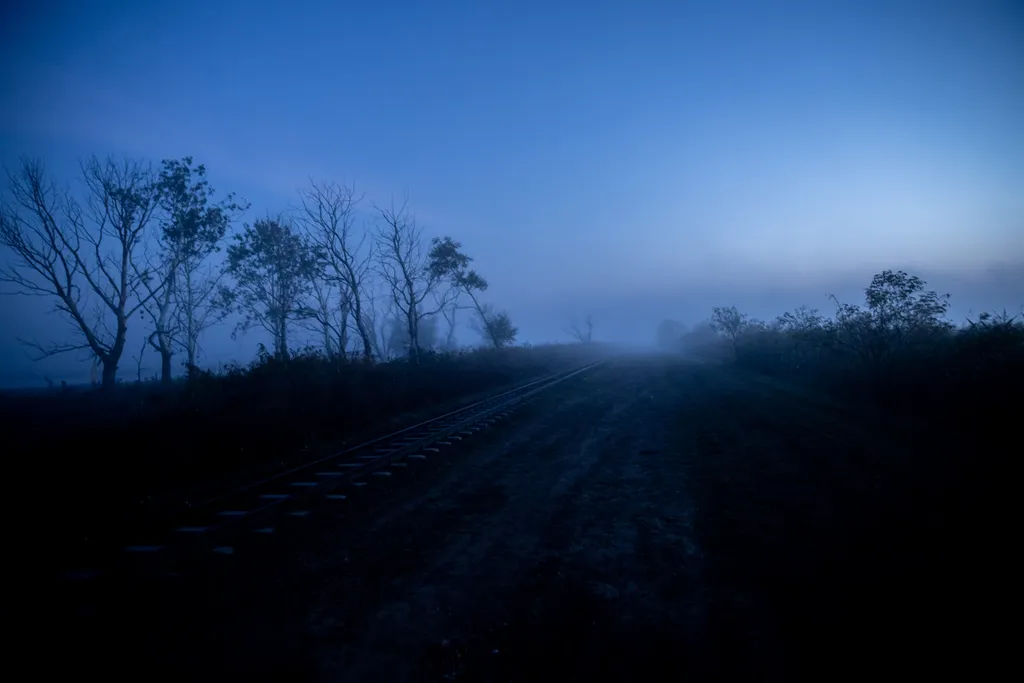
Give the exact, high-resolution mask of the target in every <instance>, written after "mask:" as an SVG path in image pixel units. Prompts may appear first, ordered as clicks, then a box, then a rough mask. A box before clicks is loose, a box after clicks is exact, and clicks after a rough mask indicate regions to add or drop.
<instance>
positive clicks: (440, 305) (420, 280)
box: [377, 203, 448, 363]
mask: <svg viewBox="0 0 1024 683" xmlns="http://www.w3.org/2000/svg"><path fill="white" fill-rule="evenodd" d="M377 210H378V211H379V212H380V219H381V222H380V224H379V226H378V230H377V268H378V272H379V273H380V276H381V278H382V279H383V280H384V283H385V285H386V286H387V289H388V292H389V295H390V297H391V300H392V302H393V303H394V306H395V308H396V310H397V313H398V315H399V316H401V318H402V320H404V321H405V326H406V329H407V330H408V340H409V359H410V360H412V361H413V362H414V363H416V362H419V357H420V351H421V345H420V335H419V327H420V322H421V321H422V320H423V319H424V318H426V317H428V316H432V315H436V314H437V313H439V312H440V311H441V310H443V309H444V307H445V306H447V305H448V301H447V299H446V298H445V297H443V296H442V297H441V298H440V299H433V300H432V301H431V303H432V304H433V305H432V306H427V305H425V302H427V301H428V300H430V299H431V297H432V296H433V295H434V294H435V293H437V292H438V288H439V287H441V286H442V285H443V284H444V282H445V280H444V276H443V274H440V273H438V272H437V271H436V270H435V269H433V268H431V267H430V263H429V262H428V260H427V258H426V255H425V254H424V253H423V233H422V231H421V229H420V228H419V227H417V225H416V221H415V219H413V218H411V217H410V216H409V215H408V213H407V211H406V205H405V204H404V203H403V204H402V206H401V207H398V208H396V207H395V206H394V204H392V205H391V208H389V209H381V208H378V209H377Z"/></svg>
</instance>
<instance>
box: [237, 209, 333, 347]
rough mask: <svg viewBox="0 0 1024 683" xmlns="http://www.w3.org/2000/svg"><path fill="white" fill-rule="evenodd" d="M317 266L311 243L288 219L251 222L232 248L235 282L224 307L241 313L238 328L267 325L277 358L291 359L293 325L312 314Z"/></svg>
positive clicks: (264, 326) (266, 219)
mask: <svg viewBox="0 0 1024 683" xmlns="http://www.w3.org/2000/svg"><path fill="white" fill-rule="evenodd" d="M317 266H318V259H317V256H316V254H315V252H314V250H313V249H312V248H311V245H309V244H308V243H307V242H306V241H305V240H304V239H303V238H302V236H301V235H299V234H297V233H296V232H295V231H294V230H293V229H292V226H291V224H290V223H289V222H288V221H287V220H285V219H284V218H264V219H260V220H257V221H255V222H253V223H252V224H251V225H246V226H245V230H244V231H243V232H242V233H240V234H238V235H235V242H234V244H232V245H230V246H229V247H228V261H227V265H226V272H227V273H228V274H229V275H230V276H231V277H232V278H234V280H235V286H234V287H231V288H228V287H223V288H222V289H221V293H220V300H221V302H222V305H223V306H224V307H225V308H227V309H228V310H231V311H234V312H237V313H239V314H240V315H241V316H242V322H240V323H239V325H238V328H237V330H236V331H245V330H247V329H249V328H251V327H253V326H257V327H261V328H263V329H264V330H266V331H267V332H269V333H270V335H271V338H272V339H273V340H274V355H275V357H276V358H278V359H279V360H287V359H288V357H289V350H288V336H289V335H288V328H289V326H290V325H291V324H292V323H293V322H295V321H298V320H304V319H307V318H309V317H310V316H311V306H310V292H311V290H312V280H313V278H314V277H315V276H316V274H317Z"/></svg>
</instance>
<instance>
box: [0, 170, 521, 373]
mask: <svg viewBox="0 0 1024 683" xmlns="http://www.w3.org/2000/svg"><path fill="white" fill-rule="evenodd" d="M7 181H8V182H7V185H8V189H7V192H6V194H5V197H4V198H3V203H2V207H0V245H3V246H4V247H6V249H7V251H8V256H9V260H8V262H7V263H6V264H5V265H4V267H3V268H2V269H0V283H3V284H4V285H5V290H6V292H7V293H17V294H24V295H32V296H38V297H41V298H43V299H46V300H49V301H50V302H52V303H53V304H54V308H55V312H56V314H57V315H59V316H60V317H61V318H62V319H63V320H64V322H66V323H67V324H68V326H69V334H68V336H67V337H65V340H64V341H57V342H55V343H48V344H40V343H30V344H29V346H30V347H31V349H32V350H33V351H34V352H35V357H36V358H37V359H40V358H44V357H48V356H52V355H55V354H60V353H67V352H81V353H84V354H87V355H91V356H92V357H93V358H94V360H95V361H97V362H98V363H99V364H100V365H101V366H102V384H103V386H104V387H111V386H113V385H114V384H115V383H116V382H117V372H118V369H119V368H120V367H121V366H122V364H123V361H124V359H125V353H126V345H127V343H128V340H129V336H128V332H129V330H136V331H137V332H141V341H142V344H143V346H142V350H141V351H140V353H139V356H138V357H137V358H138V362H139V365H140V368H141V356H142V353H143V352H144V351H145V350H146V349H147V348H149V349H151V350H152V351H153V352H155V353H157V354H158V355H159V357H160V360H161V372H160V377H161V380H162V381H163V382H165V383H169V382H171V380H172V375H173V368H174V359H175V357H176V356H183V357H184V365H185V367H186V368H187V369H188V370H189V371H190V372H194V371H196V370H197V365H198V361H199V355H200V352H201V348H202V343H201V342H202V339H203V335H204V334H205V333H206V332H207V330H209V329H210V328H211V327H212V326H214V325H218V324H222V323H224V322H225V320H226V319H227V318H228V317H229V316H234V319H236V320H237V321H238V322H237V324H236V327H235V332H244V331H246V330H249V329H253V328H256V329H261V330H263V331H265V332H266V333H267V334H268V335H269V337H270V339H271V340H272V352H271V355H272V357H273V358H274V359H276V360H286V359H288V358H289V356H290V355H291V353H292V347H293V345H294V344H293V339H294V338H295V335H296V331H297V330H299V329H303V330H306V331H309V332H312V333H313V334H314V335H315V338H316V339H317V340H318V346H319V349H318V351H319V352H321V353H322V354H323V355H325V356H326V357H328V358H331V359H350V358H356V357H358V358H361V359H363V360H364V361H365V362H373V361H375V360H387V359H391V358H394V357H396V356H399V355H407V356H408V358H409V360H410V361H411V362H414V363H415V362H419V360H420V357H421V355H422V354H423V353H424V351H425V350H428V349H431V348H438V349H453V348H455V346H456V327H457V322H458V321H457V313H458V312H459V311H462V310H468V311H469V314H470V322H471V324H472V326H473V327H474V328H475V329H476V330H477V331H478V332H479V333H480V335H481V337H482V338H483V339H484V341H485V342H486V343H487V344H488V345H489V346H493V347H495V348H501V347H503V346H507V345H510V344H513V343H514V342H515V338H516V335H517V333H518V330H517V328H516V327H515V326H514V325H513V324H512V321H511V319H510V318H509V315H508V314H507V313H506V312H504V311H500V310H497V309H495V308H494V307H492V306H491V305H490V304H488V303H486V302H485V301H484V300H483V299H482V298H481V295H482V293H483V292H485V291H486V290H487V288H488V283H487V280H486V279H484V277H482V276H481V275H480V274H479V273H477V272H476V271H475V270H473V269H472V268H471V267H470V264H471V262H472V260H473V259H472V258H471V257H470V256H468V255H467V254H466V253H465V252H464V251H463V249H462V245H461V244H460V243H459V242H457V241H456V240H454V239H452V238H451V237H447V236H445V237H435V238H433V239H431V240H429V241H427V240H426V239H425V237H424V234H423V230H422V228H421V227H420V226H418V225H417V223H416V220H415V217H414V215H413V214H412V213H411V212H410V211H409V208H408V206H407V205H406V204H401V205H395V204H394V203H392V204H390V205H387V206H382V205H377V204H373V203H372V202H368V206H369V211H368V212H367V213H366V214H365V215H364V214H360V213H359V206H360V204H361V202H362V200H363V198H362V197H360V196H357V195H356V193H355V191H354V190H353V188H351V187H348V186H345V185H340V184H337V183H332V182H324V183H319V182H311V183H310V184H309V186H307V187H306V188H304V189H302V190H300V203H299V208H298V209H293V210H291V211H288V212H281V213H278V214H272V215H267V216H266V217H263V218H258V219H255V220H252V221H251V222H245V223H242V224H240V223H241V217H242V214H243V213H244V212H245V211H246V210H247V209H248V208H249V205H248V204H247V203H245V202H244V201H242V200H240V199H237V198H236V197H235V196H234V195H233V194H227V195H226V196H224V197H222V198H220V199H217V198H215V196H214V195H215V193H214V191H213V189H212V188H211V187H210V185H209V182H208V181H207V177H206V168H205V166H203V165H202V164H194V163H193V159H192V158H191V157H185V158H182V159H169V160H163V161H161V162H160V164H158V165H157V166H154V165H152V164H151V163H149V162H146V161H143V160H137V159H114V158H107V159H103V160H101V159H98V158H96V157H92V158H90V159H89V160H87V161H85V162H84V163H82V164H81V173H80V177H79V181H80V182H79V183H78V185H77V187H75V188H74V189H65V188H67V186H65V185H59V184H58V183H56V182H55V181H54V179H52V178H51V177H50V176H49V175H48V174H47V173H46V171H45V169H44V168H43V166H42V164H41V163H40V162H39V161H36V160H24V161H23V162H22V163H21V165H20V167H19V168H18V169H17V170H16V171H14V172H9V173H8V177H7ZM364 219H365V220H364ZM221 252H223V254H224V258H216V255H217V254H220V253H221Z"/></svg>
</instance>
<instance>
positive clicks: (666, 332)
mask: <svg viewBox="0 0 1024 683" xmlns="http://www.w3.org/2000/svg"><path fill="white" fill-rule="evenodd" d="M685 333H686V326H685V325H683V324H682V323H681V322H679V321H678V320H662V321H661V323H660V324H659V325H658V330H657V332H656V333H655V343H656V344H657V345H658V346H659V347H660V348H663V349H674V348H676V347H677V346H679V341H680V340H681V339H682V338H683V335H684V334H685Z"/></svg>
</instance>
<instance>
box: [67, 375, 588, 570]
mask: <svg viewBox="0 0 1024 683" xmlns="http://www.w3.org/2000/svg"><path fill="white" fill-rule="evenodd" d="M603 362H604V361H597V362H593V363H589V364H587V365H584V366H582V367H577V368H574V369H572V370H568V371H564V372H560V373H556V374H554V375H550V376H548V377H545V378H542V379H539V380H535V381H532V382H528V383H526V384H523V385H520V386H518V387H516V388H514V389H511V390H509V391H506V392H503V393H500V394H497V395H495V396H491V397H489V398H486V399H484V400H482V401H478V402H476V403H474V404H472V405H469V406H465V407H463V408H460V409H458V410H454V411H452V412H449V413H445V414H444V415H440V416H438V417H435V418H433V419H430V420H426V421H424V422H421V423H419V424H416V425H413V426H411V427H407V428H405V429H402V430H399V431H397V432H393V433H391V434H387V435H385V436H382V437H379V438H376V439H373V440H372V441H367V442H365V443H362V444H359V445H357V446H353V447H351V448H347V449H345V450H343V451H340V452H337V453H333V454H331V455H329V456H326V457H323V458H319V459H316V460H313V461H310V462H307V463H304V464H302V465H300V466H298V467H295V468H292V469H289V470H287V471H285V472H281V473H278V474H275V475H273V476H271V477H267V478H265V479H261V480H259V481H256V482H253V483H250V484H247V485H246V486H243V487H242V488H239V489H235V490H233V491H230V492H228V493H225V494H222V495H219V496H216V497H214V498H211V499H209V500H206V501H203V502H201V503H199V504H196V505H194V506H191V507H189V508H187V509H186V510H184V511H183V512H181V513H180V514H178V515H175V516H174V517H173V518H172V520H173V521H171V522H170V523H167V524H164V525H160V526H158V527H156V528H153V529H150V530H148V531H147V532H146V533H145V537H144V538H139V539H137V542H136V543H134V544H132V545H127V546H122V547H120V548H119V549H118V552H119V554H121V555H122V557H123V556H124V555H134V556H153V555H168V554H175V555H178V554H181V553H195V552H196V551H206V552H209V551H212V552H215V553H219V554H224V555H230V554H233V553H234V546H231V545H227V544H226V543H227V542H228V541H227V540H226V536H228V535H229V534H241V533H250V534H273V533H275V531H276V527H274V526H270V524H271V522H272V521H274V520H275V518H285V519H287V518H295V517H298V518H301V517H304V516H307V515H309V514H310V510H309V507H310V503H311V502H312V500H313V499H315V498H316V497H317V496H320V497H322V499H323V500H327V501H345V500H346V499H347V497H348V496H347V493H350V492H351V491H352V490H353V489H354V488H356V487H360V486H366V485H367V483H368V481H369V480H370V479H371V478H373V477H376V476H381V477H387V476H391V475H392V474H393V473H394V472H395V471H397V470H398V469H399V468H402V467H408V466H410V463H409V462H406V461H412V462H415V461H417V460H422V459H425V458H427V457H429V455H430V454H431V453H437V452H439V451H440V448H441V447H443V446H450V445H452V444H453V443H455V442H457V441H462V440H463V439H466V438H468V437H470V436H472V435H473V434H475V433H476V432H478V431H480V430H481V429H484V428H486V427H488V426H489V425H491V424H493V423H495V422H497V421H498V420H500V419H502V418H504V417H506V416H508V414H509V413H510V411H512V410H513V409H515V408H516V407H517V406H520V405H523V404H525V403H529V402H531V401H532V400H534V399H535V398H537V397H538V395H539V394H540V393H541V392H542V391H544V390H546V389H549V388H551V387H553V386H556V385H558V384H560V383H562V382H564V381H565V380H567V379H570V378H572V377H575V376H577V375H579V374H580V373H582V372H585V371H587V370H590V369H592V368H594V367H596V366H598V365H600V364H601V363H603ZM257 522H258V524H257ZM80 559H86V558H80ZM92 559H94V560H95V559H97V558H92ZM76 564H79V562H76ZM142 564H148V563H142ZM99 573H105V572H101V571H100V570H96V569H78V570H74V571H70V572H64V573H63V574H62V577H63V578H65V579H70V580H76V579H87V578H93V577H94V576H96V575H97V574H99Z"/></svg>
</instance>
